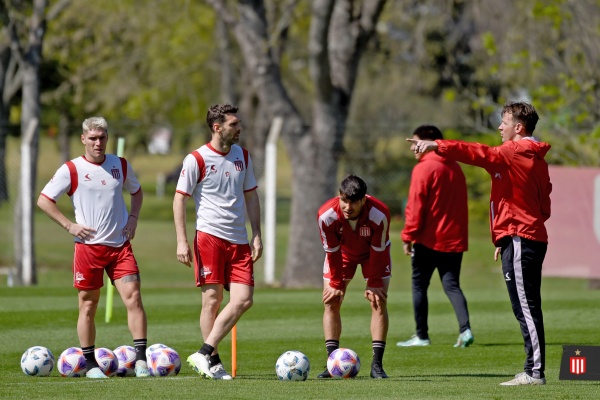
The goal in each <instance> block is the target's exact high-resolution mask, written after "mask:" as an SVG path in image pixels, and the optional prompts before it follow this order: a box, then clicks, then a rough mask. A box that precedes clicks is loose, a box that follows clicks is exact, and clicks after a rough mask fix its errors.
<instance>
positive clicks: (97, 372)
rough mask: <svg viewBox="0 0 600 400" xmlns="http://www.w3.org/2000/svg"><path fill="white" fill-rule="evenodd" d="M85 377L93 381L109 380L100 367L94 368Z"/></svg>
mask: <svg viewBox="0 0 600 400" xmlns="http://www.w3.org/2000/svg"><path fill="white" fill-rule="evenodd" d="M85 377H86V378H92V379H105V378H108V376H106V375H105V374H104V372H102V370H101V369H100V368H98V367H95V368H92V369H90V370H89V371H87V372H86V373H85Z"/></svg>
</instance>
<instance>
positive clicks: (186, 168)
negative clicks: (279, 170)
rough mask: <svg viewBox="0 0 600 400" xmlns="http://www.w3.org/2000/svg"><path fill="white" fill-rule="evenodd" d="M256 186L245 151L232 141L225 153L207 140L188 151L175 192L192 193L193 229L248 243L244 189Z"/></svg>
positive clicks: (250, 162)
mask: <svg viewBox="0 0 600 400" xmlns="http://www.w3.org/2000/svg"><path fill="white" fill-rule="evenodd" d="M256 187H257V185H256V178H255V177H254V172H253V170H252V161H251V160H250V156H249V155H248V151H247V150H246V149H243V148H242V147H240V146H238V145H235V144H234V145H233V146H231V149H230V150H229V153H227V154H225V153H221V152H219V151H217V150H215V149H214V148H213V147H212V146H211V145H210V143H208V144H205V145H204V146H202V147H200V148H199V149H197V150H195V151H193V152H192V153H190V154H188V155H187V156H186V157H185V159H184V160H183V168H182V170H181V174H180V175H179V181H178V182H177V192H178V193H181V194H183V195H186V196H191V195H193V196H194V200H195V203H196V230H198V231H201V232H205V233H208V234H210V235H213V236H216V237H219V238H221V239H225V240H227V241H229V242H231V243H234V244H246V243H248V233H247V232H246V205H245V200H244V192H249V191H252V190H255V189H256Z"/></svg>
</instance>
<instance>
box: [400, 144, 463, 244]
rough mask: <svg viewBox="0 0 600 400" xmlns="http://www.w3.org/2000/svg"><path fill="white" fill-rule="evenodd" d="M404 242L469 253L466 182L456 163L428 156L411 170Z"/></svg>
mask: <svg viewBox="0 0 600 400" xmlns="http://www.w3.org/2000/svg"><path fill="white" fill-rule="evenodd" d="M404 215H405V223H404V229H403V230H402V241H404V242H415V243H419V244H422V245H423V246H426V247H428V248H430V249H433V250H436V251H442V252H447V253H461V252H464V251H467V249H468V243H469V217H468V204H467V183H466V180H465V175H464V174H463V172H462V169H461V168H460V166H459V165H458V163H457V162H456V161H452V160H448V159H445V158H443V157H440V156H439V155H437V154H435V153H425V154H423V156H422V157H421V159H420V160H419V162H418V163H417V165H415V167H414V168H413V170H412V175H411V179H410V188H409V191H408V202H407V204H406V209H405V211H404Z"/></svg>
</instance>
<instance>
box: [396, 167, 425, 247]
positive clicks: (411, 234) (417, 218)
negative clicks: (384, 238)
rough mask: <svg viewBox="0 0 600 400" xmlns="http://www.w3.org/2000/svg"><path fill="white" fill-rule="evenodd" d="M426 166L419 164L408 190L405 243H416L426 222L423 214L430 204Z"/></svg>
mask: <svg viewBox="0 0 600 400" xmlns="http://www.w3.org/2000/svg"><path fill="white" fill-rule="evenodd" d="M424 167H425V164H423V163H422V162H421V163H419V164H417V165H416V166H415V167H414V168H413V171H412V175H411V178H410V187H409V189H408V200H407V202H406V208H405V210H404V218H405V221H404V229H403V230H402V235H401V236H402V241H403V242H414V241H415V240H416V239H417V238H418V235H419V233H420V232H422V230H423V227H422V223H423V221H425V218H423V213H425V212H427V210H425V209H424V208H425V207H424V206H425V205H427V204H428V201H427V197H428V196H429V187H430V185H429V183H428V179H429V173H428V171H425V168H424Z"/></svg>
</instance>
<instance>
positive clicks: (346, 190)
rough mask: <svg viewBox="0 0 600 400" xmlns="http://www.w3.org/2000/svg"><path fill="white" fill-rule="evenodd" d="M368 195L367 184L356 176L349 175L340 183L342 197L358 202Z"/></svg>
mask: <svg viewBox="0 0 600 400" xmlns="http://www.w3.org/2000/svg"><path fill="white" fill-rule="evenodd" d="M366 194H367V184H366V183H365V181H363V180H362V179H361V178H360V177H358V176H356V175H348V176H347V177H346V178H344V180H343V181H342V183H340V196H342V197H344V198H346V199H348V200H350V201H357V200H360V199H362V198H363V197H365V195H366Z"/></svg>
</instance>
